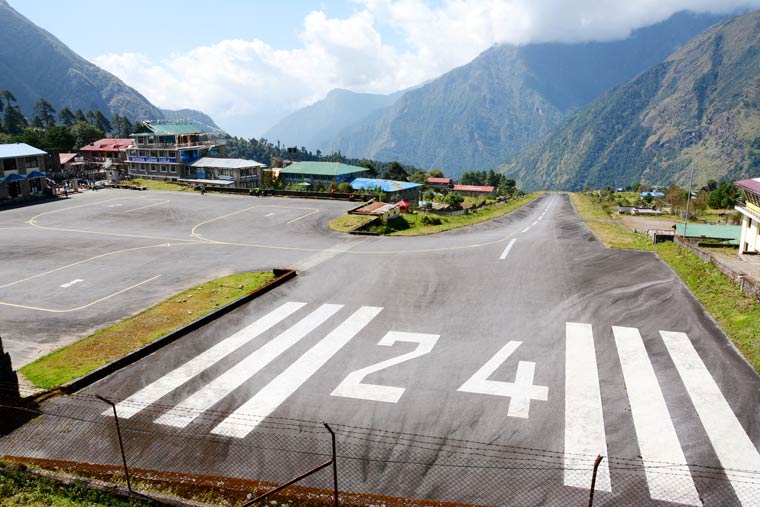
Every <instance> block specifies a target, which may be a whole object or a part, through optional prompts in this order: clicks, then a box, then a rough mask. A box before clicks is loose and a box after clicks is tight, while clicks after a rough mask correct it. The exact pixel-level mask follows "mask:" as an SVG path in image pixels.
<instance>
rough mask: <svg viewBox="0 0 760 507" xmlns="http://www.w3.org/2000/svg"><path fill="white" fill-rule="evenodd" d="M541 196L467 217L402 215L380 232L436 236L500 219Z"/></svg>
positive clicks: (490, 208) (392, 234) (540, 193)
mask: <svg viewBox="0 0 760 507" xmlns="http://www.w3.org/2000/svg"><path fill="white" fill-rule="evenodd" d="M541 195H543V192H534V193H532V194H528V195H526V196H524V197H520V198H518V199H514V200H512V201H509V202H507V203H504V204H497V205H493V206H487V207H485V208H482V209H479V210H477V211H474V212H472V213H469V214H467V215H453V216H444V215H435V214H433V213H424V212H418V213H411V214H402V215H401V217H400V218H398V219H396V220H390V221H389V222H388V224H387V226H384V227H381V228H380V230H379V231H378V232H380V233H381V234H388V235H391V236H425V235H428V234H436V233H438V232H443V231H449V230H451V229H458V228H459V227H466V226H468V225H475V224H479V223H481V222H486V221H488V220H492V219H494V218H498V217H500V216H503V215H506V214H507V213H509V212H511V211H514V210H516V209H518V208H520V207H522V206H524V205H526V204H528V203H529V202H531V201H533V200H535V199H537V198H538V197H539V196H541ZM436 219H440V223H435V222H437V220H436Z"/></svg>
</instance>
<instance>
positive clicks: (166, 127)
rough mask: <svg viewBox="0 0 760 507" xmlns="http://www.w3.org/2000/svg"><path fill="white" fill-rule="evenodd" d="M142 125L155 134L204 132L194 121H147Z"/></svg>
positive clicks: (172, 134)
mask: <svg viewBox="0 0 760 507" xmlns="http://www.w3.org/2000/svg"><path fill="white" fill-rule="evenodd" d="M144 125H145V126H146V127H147V128H148V129H150V130H151V131H152V132H153V134H155V135H157V136H176V135H180V134H203V133H204V132H203V129H202V128H201V127H199V126H198V125H196V124H194V123H149V124H144Z"/></svg>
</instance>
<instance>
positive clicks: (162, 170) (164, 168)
mask: <svg viewBox="0 0 760 507" xmlns="http://www.w3.org/2000/svg"><path fill="white" fill-rule="evenodd" d="M161 172H162V173H165V172H166V166H165V165H162V166H161Z"/></svg>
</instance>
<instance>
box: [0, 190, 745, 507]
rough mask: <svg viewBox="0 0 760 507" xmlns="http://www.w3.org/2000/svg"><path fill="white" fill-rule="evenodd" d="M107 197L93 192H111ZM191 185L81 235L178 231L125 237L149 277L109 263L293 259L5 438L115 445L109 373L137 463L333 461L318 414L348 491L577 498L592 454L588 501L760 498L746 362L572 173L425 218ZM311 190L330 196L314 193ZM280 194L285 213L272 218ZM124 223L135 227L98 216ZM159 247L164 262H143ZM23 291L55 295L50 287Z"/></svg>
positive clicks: (267, 475) (238, 467) (523, 500)
mask: <svg viewBox="0 0 760 507" xmlns="http://www.w3.org/2000/svg"><path fill="white" fill-rule="evenodd" d="M154 195H158V193H156V194H154V193H151V194H150V196H151V197H153V196H154ZM166 195H167V196H170V197H167V199H170V200H171V201H172V202H174V201H173V199H174V194H166ZM161 196H162V197H163V194H161ZM106 197H107V196H106V193H105V192H103V193H101V195H98V196H97V199H95V198H91V199H90V200H91V201H92V202H93V203H94V204H93V207H94V208H96V209H98V210H101V209H102V208H103V206H111V205H112V204H118V203H120V202H121V201H107V202H106V201H105V198H106ZM108 197H110V195H108ZM185 198H194V199H193V200H192V204H193V205H195V203H196V201H197V202H198V203H199V204H198V206H199V208H198V209H197V210H193V212H192V213H190V212H187V211H186V209H185V208H182V209H181V208H180V204H178V203H175V204H176V207H175V208H173V212H172V214H171V220H173V221H175V222H176V223H175V224H174V225H172V224H161V223H158V224H151V225H149V226H146V228H145V229H144V230H143V229H142V228H140V227H136V226H134V225H132V226H130V225H129V224H131V221H130V220H129V219H124V218H123V217H122V216H121V215H119V214H118V212H113V213H115V216H114V217H105V216H99V217H98V218H97V220H95V221H92V222H91V223H88V224H87V230H88V231H90V232H87V233H83V232H77V233H76V234H78V236H76V237H77V238H80V237H81V235H85V234H87V235H92V236H94V237H96V238H97V241H99V242H101V241H102V242H103V245H104V246H103V250H108V249H110V248H114V249H115V247H116V246H120V245H122V246H123V245H127V244H128V245H129V247H130V248H135V245H136V244H137V243H139V242H142V241H144V242H145V246H149V247H150V246H151V245H153V244H159V243H160V241H167V242H169V243H173V242H176V243H182V247H181V248H183V251H182V252H183V253H182V258H183V261H182V263H181V264H180V265H177V264H176V257H171V255H172V254H166V252H165V251H164V249H162V248H160V247H155V251H154V250H153V247H151V248H146V249H144V250H139V251H138V252H140V254H139V255H140V256H144V259H143V260H142V261H140V262H142V263H143V264H142V266H144V267H145V269H144V270H140V275H139V276H134V278H130V279H125V280H123V281H121V279H120V277H119V275H118V274H116V273H109V274H101V275H100V276H103V277H111V276H112V277H113V278H108V279H112V280H114V283H115V281H121V285H120V286H129V285H130V284H133V283H137V282H138V281H139V280H144V279H147V278H149V277H151V276H155V275H156V274H161V275H162V276H161V279H160V280H161V283H162V284H166V281H165V280H168V279H170V275H168V274H167V273H170V272H171V273H176V274H175V275H172V276H174V277H175V278H171V279H172V280H177V282H179V281H181V280H182V272H183V268H184V270H185V272H187V271H188V270H190V271H191V270H192V266H193V265H197V266H204V267H205V266H206V265H205V264H199V262H201V261H200V259H205V261H206V262H209V261H210V260H211V259H214V258H216V256H221V255H227V258H228V259H229V262H230V263H231V262H232V259H233V258H234V259H241V258H245V259H246V260H248V261H249V263H250V264H248V265H246V266H247V267H246V269H249V268H250V267H251V266H253V267H256V266H261V265H262V264H264V263H267V262H268V263H269V264H267V266H285V265H295V266H299V265H300V268H301V269H302V270H303V272H302V273H301V274H300V276H298V277H297V278H296V279H295V280H293V281H292V282H289V283H288V284H286V285H284V286H282V287H280V288H278V289H275V290H273V291H272V292H270V293H268V294H266V295H264V296H262V297H261V298H259V299H257V300H255V301H254V302H252V303H250V304H248V305H245V306H244V307H241V308H239V309H237V310H235V311H234V312H231V313H230V314H228V315H227V316H225V317H223V318H221V319H219V320H217V321H216V322H214V323H212V324H210V325H208V326H206V327H204V328H203V329H200V330H198V331H196V332H194V333H192V334H190V335H188V336H187V337H185V338H183V339H182V340H180V341H178V342H175V343H173V344H171V345H169V346H167V347H166V348H164V349H162V350H160V351H158V352H156V353H154V354H152V355H150V356H149V357H147V358H145V359H143V360H141V361H139V362H138V363H135V364H133V365H131V366H129V367H127V368H125V369H123V370H122V371H120V372H118V373H116V374H114V375H112V376H110V377H108V378H106V379H104V380H103V381H101V382H99V383H98V384H95V385H93V386H92V387H90V388H88V389H86V390H85V391H84V392H83V393H80V394H77V395H74V396H71V397H59V398H56V399H52V400H50V401H48V402H46V403H45V405H44V406H43V408H44V410H45V412H46V413H50V414H57V416H56V415H51V416H46V417H43V418H40V419H38V420H35V421H34V422H33V423H30V424H28V425H26V426H25V427H23V428H21V429H20V430H18V431H17V432H15V433H14V434H13V435H11V436H10V437H6V438H4V439H3V440H1V441H0V452H2V453H4V454H23V455H33V456H37V457H47V458H55V459H78V460H86V461H88V462H93V463H116V464H118V463H119V456H118V454H117V452H118V448H117V447H116V444H115V443H114V439H113V427H112V423H111V420H110V419H109V417H108V413H109V412H108V411H105V412H104V409H105V408H106V407H104V406H103V405H102V404H98V402H97V401H96V400H95V399H94V395H95V394H98V395H102V396H105V397H108V398H110V399H113V400H114V401H116V402H118V405H117V407H118V410H119V413H120V414H121V418H122V429H123V431H125V433H126V437H125V438H126V440H127V449H128V454H129V460H130V463H131V464H132V465H133V466H137V467H143V468H154V469H161V470H172V471H181V472H189V473H201V474H206V475H226V476H235V477H249V478H256V479H262V480H272V481H284V480H287V479H289V478H291V477H293V476H295V475H298V473H300V472H302V471H304V470H305V469H307V468H308V467H309V466H315V465H316V464H318V463H320V462H321V461H324V458H325V456H326V455H327V453H328V452H329V440H327V439H326V434H325V432H324V430H323V429H321V428H320V422H321V421H327V422H329V423H330V424H332V425H333V426H334V427H335V428H336V433H337V435H338V454H339V471H340V474H339V475H340V481H341V487H343V488H344V489H346V490H348V491H358V492H367V493H376V494H387V495H391V496H409V497H413V498H432V499H436V500H442V501H452V502H466V503H472V504H481V505H570V504H581V502H587V498H588V488H589V484H590V475H591V467H592V463H593V461H594V458H595V457H596V455H597V454H600V455H602V456H604V457H605V459H604V460H603V461H602V464H601V466H600V468H599V473H598V477H597V482H596V495H595V503H594V505H758V504H760V455H759V454H758V451H757V446H758V442H760V425H758V422H759V421H760V417H759V416H760V414H759V413H758V406H760V405H759V404H758V402H760V399H759V398H760V391H758V387H759V386H760V379H759V378H758V375H757V374H756V372H755V371H754V370H753V369H752V368H751V367H750V366H749V365H748V364H747V363H746V361H745V360H744V359H743V358H742V357H741V356H740V355H739V354H738V353H737V352H736V350H735V349H734V348H733V346H732V345H731V344H730V342H729V341H728V340H727V338H726V337H725V335H724V334H723V332H722V331H721V330H720V328H719V327H718V326H717V325H716V324H715V322H714V321H713V320H712V319H711V318H710V317H709V315H707V314H706V312H705V311H704V309H703V308H702V306H701V305H700V304H699V303H698V302H697V301H696V300H695V299H694V298H693V296H692V295H691V293H690V292H689V291H688V290H687V289H686V288H685V286H684V285H683V284H682V282H681V281H680V280H679V279H678V278H677V277H676V276H675V275H674V273H673V272H672V271H671V270H670V269H669V268H668V267H667V266H666V265H664V264H663V263H662V262H661V261H660V260H659V259H658V258H657V257H656V256H655V255H654V254H651V253H647V252H636V251H618V250H611V249H606V248H604V247H603V246H602V245H601V244H599V242H598V241H597V240H596V239H595V238H594V237H593V235H592V234H591V233H590V232H589V231H588V229H587V228H586V227H585V225H584V224H583V223H582V222H581V221H580V219H579V218H578V216H577V215H576V214H575V212H574V210H573V209H572V206H571V205H570V202H569V199H568V198H567V197H566V196H563V195H555V194H549V195H546V196H543V197H542V198H540V199H538V200H536V201H534V202H533V203H531V204H529V205H526V206H525V207H523V208H522V209H520V210H517V211H516V212H514V213H511V214H509V215H507V216H504V217H501V218H499V219H496V220H493V221H490V222H487V223H484V224H479V225H476V226H473V227H469V228H466V229H459V230H455V231H450V232H447V233H442V234H438V235H435V236H427V237H419V238H393V237H378V238H353V237H345V236H341V235H337V234H332V233H329V232H327V231H326V230H324V229H323V226H324V223H325V222H326V221H328V219H329V218H331V217H333V216H337V215H339V214H341V213H342V212H344V211H345V208H347V207H348V205H347V204H346V203H322V202H315V203H312V202H303V201H296V200H287V201H285V200H283V201H277V200H270V199H262V200H261V203H262V205H263V204H264V203H266V204H268V205H274V204H277V205H282V206H284V208H285V209H283V210H282V211H269V208H268V209H262V208H260V207H259V206H257V207H255V208H252V209H250V210H246V207H247V206H252V205H254V204H258V201H253V203H252V202H251V200H250V198H248V199H241V200H235V199H230V200H227V199H225V198H221V197H217V198H216V199H218V200H219V202H220V203H223V204H220V206H219V209H217V208H216V206H211V204H208V203H210V202H211V200H210V199H209V200H208V201H201V200H200V199H201V198H200V197H199V196H184V195H182V196H181V197H180V196H178V197H177V199H185ZM100 199H104V200H103V202H101V201H100ZM82 202H85V201H84V200H83V201H82ZM87 202H90V201H87ZM123 204H126V203H123ZM212 204H213V203H212ZM310 205H311V206H315V207H318V208H319V212H317V213H313V214H311V215H308V216H305V214H306V213H309V210H308V209H307V208H309V207H310ZM162 206H168V205H167V204H163V205H162V204H157V205H156V206H155V208H159V209H161V208H162ZM182 206H184V202H183V203H182ZM209 206H210V208H209ZM322 206H324V207H325V208H323V207H322ZM222 207H225V209H221V208H222ZM299 207H303V209H298V208H299ZM77 209H78V210H79V211H75V210H73V209H72V210H70V211H66V212H61V213H52V214H51V215H53V216H52V217H51V215H45V216H43V217H40V218H38V219H35V220H33V221H32V222H33V223H32V224H31V225H36V224H38V223H41V224H44V225H45V227H50V228H51V229H48V230H50V231H51V234H65V233H64V232H60V231H61V230H62V229H64V228H67V227H69V226H68V225H67V224H71V223H73V224H74V225H71V226H70V227H71V228H72V229H76V230H78V231H79V230H80V229H79V228H80V227H84V225H83V224H82V223H78V225H77V221H76V220H75V219H73V218H70V216H69V215H67V213H68V214H76V213H86V215H85V216H91V215H92V212H91V210H90V209H88V208H77ZM109 209H111V208H109ZM148 209H152V208H148ZM271 209H273V210H274V209H275V208H271ZM183 210H184V212H183ZM146 211H147V210H146ZM273 212H274V213H275V215H272V216H270V217H267V216H266V215H267V214H268V213H273ZM301 212H303V213H302V214H300V215H299V213H301ZM109 213H110V212H109ZM277 213H282V215H283V216H282V217H281V220H282V221H284V224H283V223H282V222H280V223H279V225H274V224H272V225H273V226H272V227H268V226H265V225H262V222H263V223H264V224H266V223H267V222H264V220H265V219H266V218H272V217H275V216H277V215H276V214H277ZM105 214H106V213H103V214H102V215H105ZM188 215H192V216H188ZM298 217H303V218H298ZM295 219H297V221H296V222H293V223H290V224H288V222H289V221H291V220H295ZM101 220H102V222H101ZM238 220H239V221H238ZM2 223H13V222H9V221H7V220H6V219H5V217H3V222H2ZM116 223H118V224H119V227H120V228H119V231H122V230H123V231H126V232H125V233H124V234H129V236H108V235H103V232H104V231H107V230H108V228H109V227H111V226H113V224H116ZM294 227H297V228H298V230H297V231H294V230H292V228H294ZM21 230H22V231H24V232H25V233H26V232H28V231H26V230H25V229H21ZM71 234H74V233H73V232H72V233H71ZM138 236H139V237H138ZM188 236H189V238H188ZM127 238H128V239H127ZM184 242H187V243H189V244H187V245H185V244H184ZM203 242H205V243H208V245H205V244H203ZM173 244H174V243H173ZM140 245H142V244H141V243H140ZM35 248H43V246H42V242H40V244H39V246H37V247H35ZM72 248H74V247H72ZM172 248H173V246H172V247H166V250H171V249H172ZM156 252H161V253H160V254H159V253H156ZM76 253H77V252H74V253H72V252H70V253H69V255H68V256H69V258H70V259H74V256H75V254H76ZM78 253H79V254H82V253H83V252H78ZM133 255H138V254H130V255H129V256H128V257H129V259H130V261H129V263H130V265H129V266H125V267H124V272H125V273H127V272H129V273H130V274H133V273H134V271H135V270H134V267H133V264H131V263H132V256H133ZM159 255H162V256H166V258H165V260H164V262H163V263H155V262H154V261H151V259H152V258H153V257H154V256H159ZM196 255H197V256H198V257H197V258H196V257H193V256H196ZM171 259H175V260H174V261H172V260H171ZM53 265H54V263H52V262H47V264H46V265H45V268H44V269H48V270H49V269H53ZM148 266H150V267H151V268H152V267H154V266H156V269H153V270H148V269H147V267H148ZM158 267H160V269H158ZM130 268H131V269H130ZM225 268H230V269H231V265H225ZM164 271H166V273H164ZM206 273H208V271H206ZM0 274H1V275H2V279H3V280H5V279H6V278H9V274H8V273H6V272H5V271H4V272H2V273H0ZM47 276H48V275H45V276H44V277H41V278H45V277H47ZM50 276H53V275H50ZM77 276H80V275H77ZM81 276H84V275H81ZM81 276H80V277H81ZM164 277H166V278H164ZM65 278H67V277H66V276H64V277H62V278H60V279H65ZM69 278H70V277H69ZM206 278H209V276H206ZM52 279H53V278H51V280H52ZM58 281H59V279H56V281H55V283H57V282H58ZM109 283H110V282H109ZM151 283H152V282H146V283H144V284H143V285H140V286H139V287H136V288H135V289H130V290H129V291H127V292H124V293H123V294H122V295H119V296H114V298H113V300H114V301H115V300H116V298H117V297H118V298H121V297H122V296H123V295H127V296H128V297H132V298H134V297H136V296H137V295H138V294H140V293H142V291H147V290H149V289H148V288H149V287H150V284H151ZM23 285H24V284H23V283H20V284H18V285H17V286H18V287H22V286H23ZM162 286H165V285H162ZM9 288H10V287H9ZM2 290H6V289H2ZM156 292H158V291H156ZM5 294H6V293H5V292H0V301H5V300H6V298H8V299H10V297H9V296H6V295H5ZM98 295H100V293H98ZM26 297H27V298H29V299H30V300H32V299H34V298H37V299H34V300H35V301H39V302H37V303H34V304H38V305H40V306H44V305H49V306H52V305H54V304H55V301H50V300H48V299H45V298H46V297H48V296H46V295H45V294H44V290H42V289H37V290H36V291H30V292H29V294H28V295H27V296H26ZM142 297H143V298H145V296H142ZM155 297H158V295H157V294H156V296H155ZM159 299H160V298H159ZM86 301H88V298H84V299H82V300H81V301H73V300H72V301H67V304H70V305H72V306H73V305H74V304H84V303H85V302H86ZM143 301H144V299H143ZM135 303H137V301H136V302H135ZM98 306H101V303H98V305H94V306H92V307H90V308H87V309H85V310H81V312H83V313H82V314H83V315H85V312H95V310H96V309H97V307H98ZM104 306H106V307H109V306H110V304H105V305H104ZM12 309H13V311H16V310H20V311H29V312H32V310H23V309H18V308H15V307H13V308H12ZM10 311H11V308H7V309H4V308H0V312H3V313H2V314H0V315H2V316H3V318H4V319H5V315H7V313H6V312H10ZM79 312H80V311H77V312H73V313H74V314H77V313H79ZM38 313H44V312H38ZM30 315H31V314H30ZM34 315H35V316H36V315H37V314H36V313H35V314H34ZM45 315H46V316H45V318H51V319H55V318H60V317H55V316H53V317H47V314H45ZM62 317H63V321H66V319H69V318H70V315H68V314H63V316H62ZM27 318H29V317H27ZM109 318H113V317H109ZM18 319H19V320H21V321H23V320H24V319H23V316H21V317H18ZM61 425H63V426H65V432H64V434H65V438H62V437H61V431H60V428H61ZM95 435H97V438H95V437H94V436H95ZM32 441H33V442H34V443H35V444H34V446H33V448H31V447H30V446H29V442H32ZM309 481H310V482H307V483H308V484H311V485H315V486H318V487H328V485H329V482H327V481H326V479H325V478H321V477H316V478H313V479H309Z"/></svg>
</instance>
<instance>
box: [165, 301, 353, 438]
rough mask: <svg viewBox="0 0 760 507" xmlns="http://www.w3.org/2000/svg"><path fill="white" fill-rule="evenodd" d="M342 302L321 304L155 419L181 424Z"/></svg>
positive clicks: (235, 384) (234, 385) (318, 324)
mask: <svg viewBox="0 0 760 507" xmlns="http://www.w3.org/2000/svg"><path fill="white" fill-rule="evenodd" d="M341 308H343V305H332V304H324V305H322V306H320V307H319V308H317V309H316V310H314V311H313V312H311V313H310V314H309V315H307V316H306V317H304V318H303V319H301V320H300V321H299V322H297V323H296V324H295V325H293V326H292V327H290V328H288V329H287V330H286V331H284V332H283V333H281V334H280V335H278V336H277V337H275V338H274V339H272V340H271V341H269V342H267V343H265V344H264V345H262V346H261V347H259V348H258V349H257V350H255V351H254V352H252V353H250V354H249V355H248V356H247V357H245V358H243V359H242V360H241V361H240V362H239V363H237V364H236V365H235V366H233V367H232V368H230V369H229V370H227V371H225V372H224V373H223V374H222V375H220V376H219V377H217V378H215V379H214V380H212V381H211V382H209V383H208V384H206V385H205V386H204V387H203V388H202V389H200V390H199V391H196V392H194V393H193V394H191V395H190V396H188V397H187V398H185V399H184V400H183V401H182V402H181V403H179V404H178V405H176V406H175V407H173V408H172V409H171V410H169V411H168V412H167V413H165V414H164V415H162V416H161V417H159V418H158V419H156V420H155V422H156V423H158V424H164V425H167V426H174V427H176V428H184V427H186V426H187V425H188V424H190V423H191V422H193V420H195V419H196V418H197V417H198V416H199V415H201V413H203V412H204V411H206V410H208V409H209V408H211V407H212V406H213V405H214V404H215V403H217V402H218V401H219V400H221V399H222V398H224V397H225V396H227V395H229V394H230V393H232V391H234V390H235V389H237V388H238V387H240V386H241V385H243V384H244V383H245V382H246V381H248V380H249V379H251V378H252V377H253V376H254V375H256V373H258V372H259V371H261V370H262V369H263V368H264V367H265V366H267V365H268V364H269V363H271V362H272V361H274V360H275V359H276V358H277V357H279V356H280V354H282V353H283V352H285V351H286V350H288V349H290V348H291V347H292V346H293V345H295V344H296V343H298V342H299V341H301V339H303V338H304V337H305V336H307V335H308V334H309V333H311V332H312V331H314V330H315V329H316V328H317V327H319V326H321V325H322V324H324V322H325V321H326V320H327V319H329V318H330V317H332V316H333V315H335V314H336V313H337V312H338V311H339V310H340V309H341Z"/></svg>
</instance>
